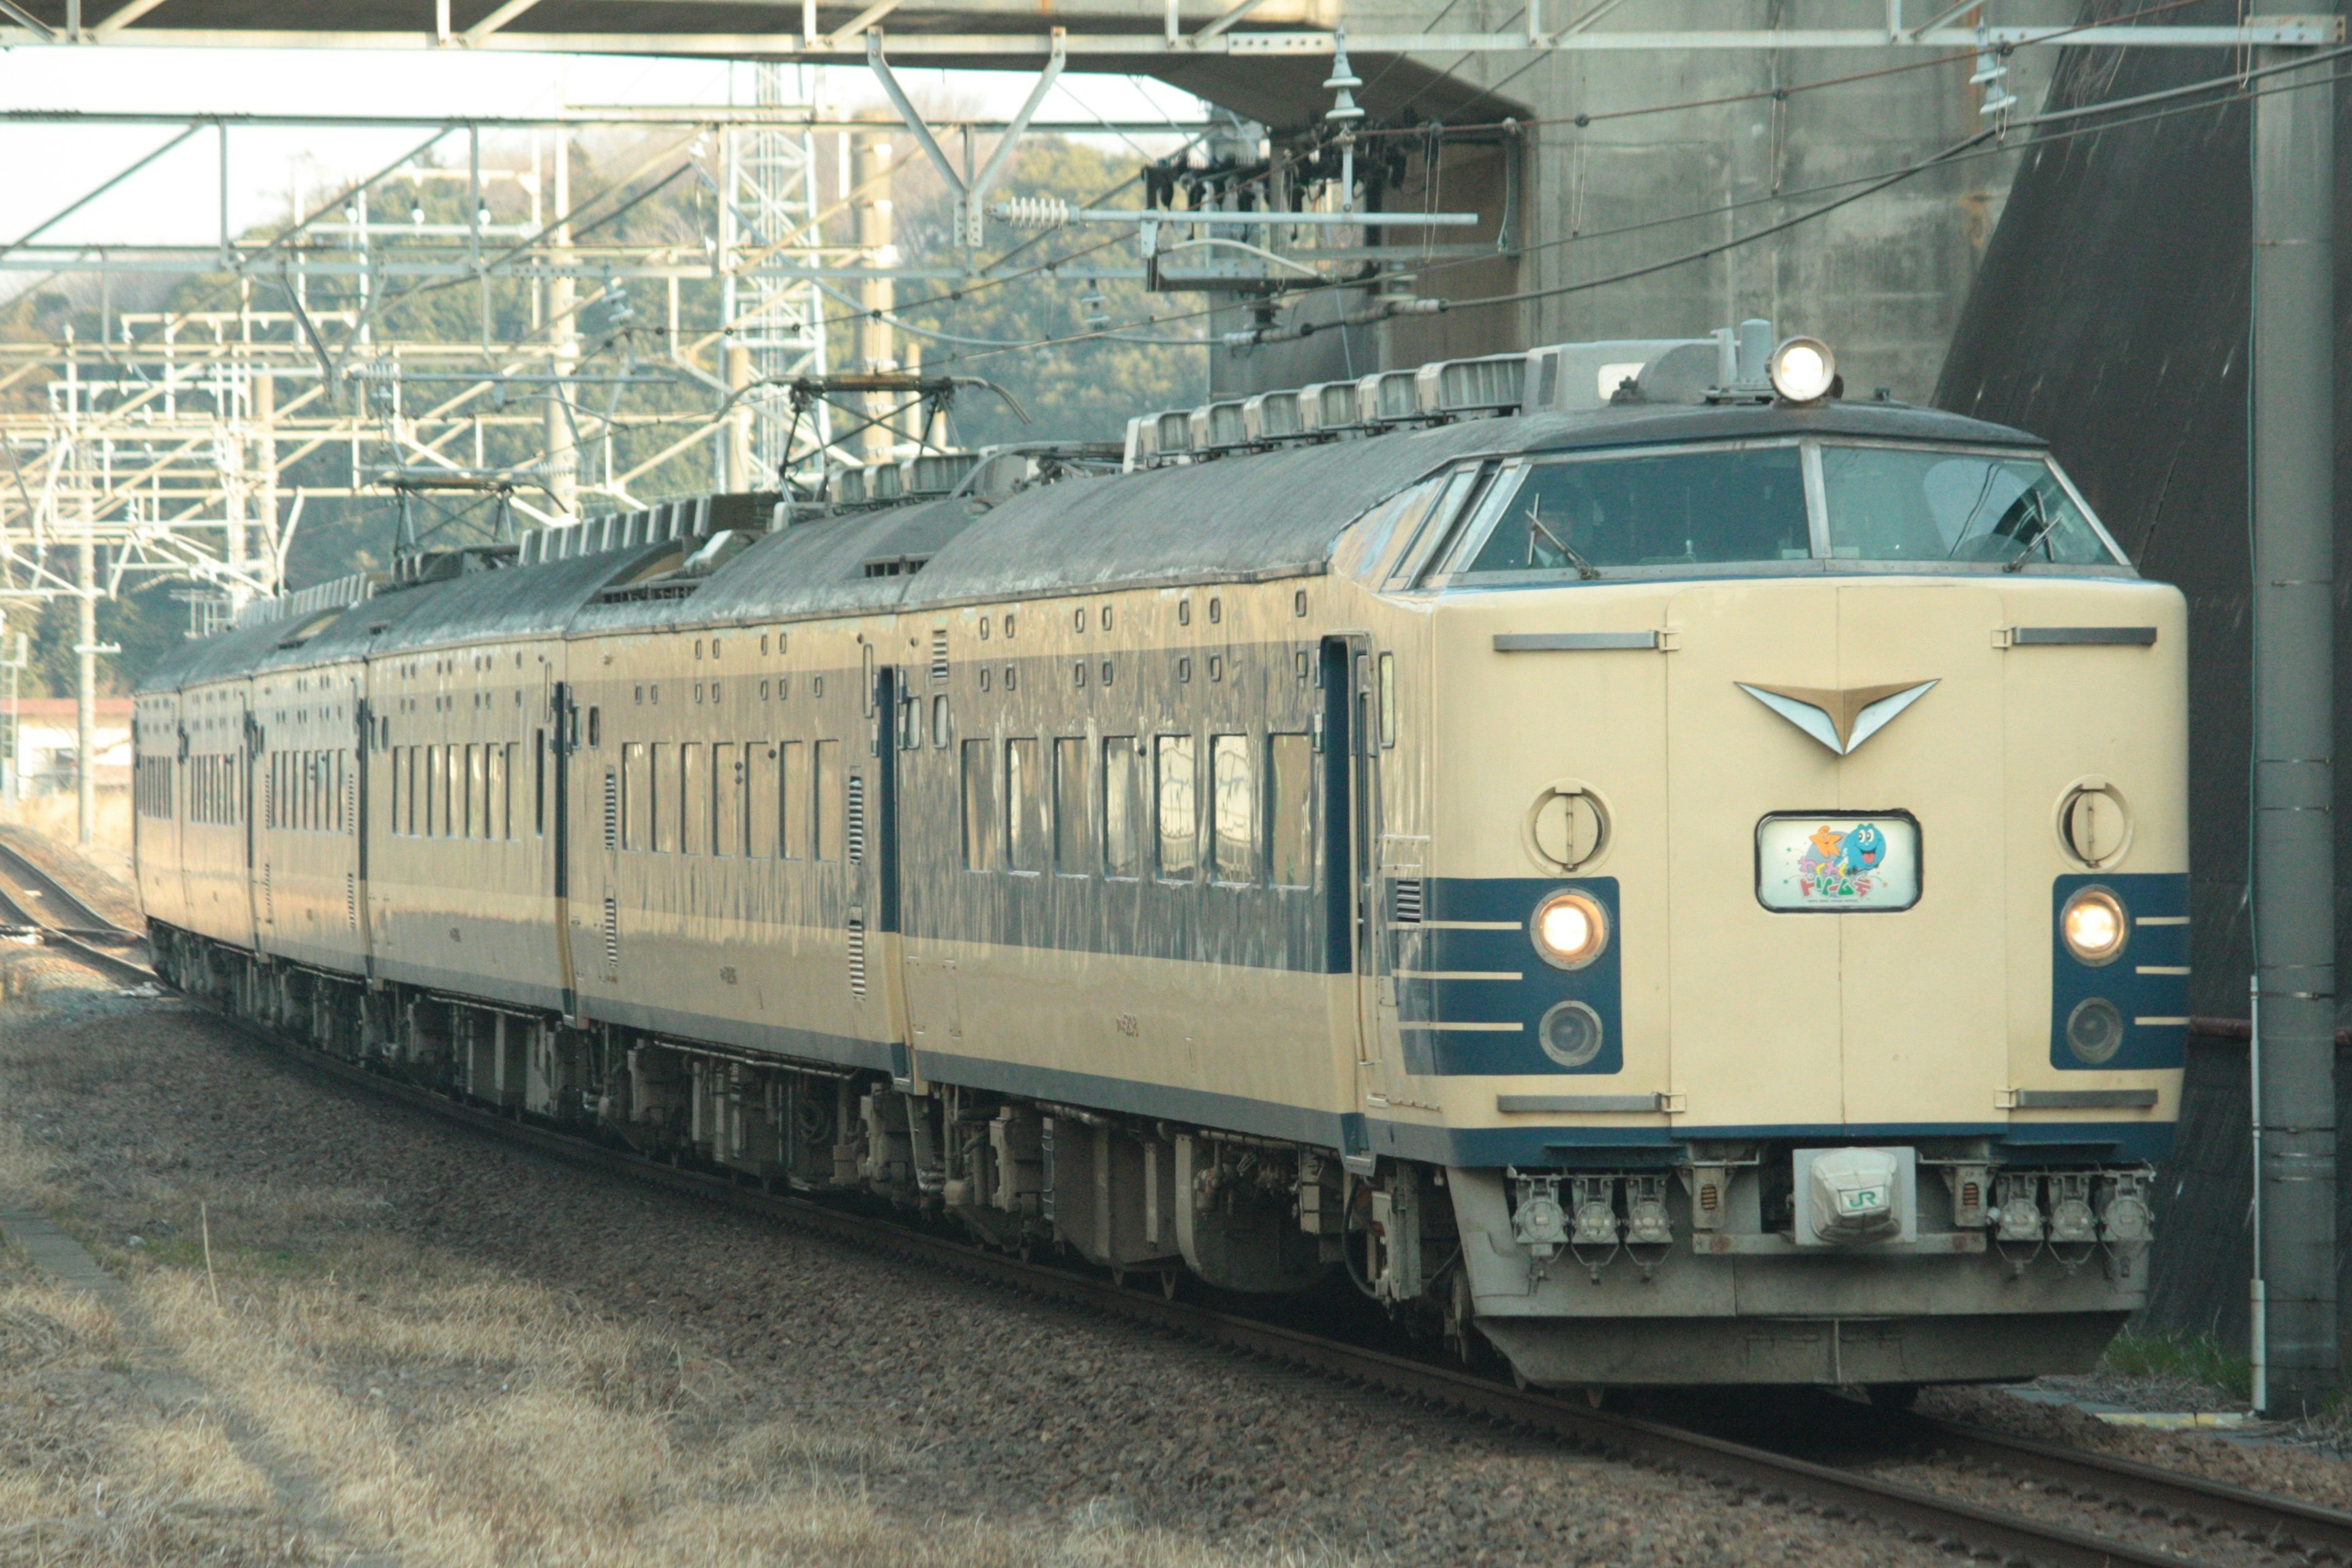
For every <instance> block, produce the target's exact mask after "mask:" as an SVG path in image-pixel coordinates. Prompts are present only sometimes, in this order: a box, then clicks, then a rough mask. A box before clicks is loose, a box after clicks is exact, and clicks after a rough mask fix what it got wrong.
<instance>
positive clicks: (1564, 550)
mask: <svg viewBox="0 0 2352 1568" xmlns="http://www.w3.org/2000/svg"><path fill="white" fill-rule="evenodd" d="M1528 527H1529V528H1532V529H1534V530H1535V531H1537V532H1538V533H1540V534H1542V535H1543V536H1544V537H1545V538H1546V539H1549V540H1550V541H1551V547H1552V548H1553V549H1554V550H1557V551H1559V552H1560V553H1561V554H1562V555H1564V556H1566V557H1567V558H1568V563H1569V564H1570V566H1573V567H1575V568H1576V574H1577V575H1578V576H1579V577H1580V578H1582V579H1583V580H1584V581H1585V582H1587V583H1590V582H1591V581H1592V580H1593V579H1594V578H1595V577H1598V576H1600V575H1601V568H1600V567H1598V566H1595V565H1594V564H1593V563H1591V562H1590V561H1587V560H1586V559H1585V558H1584V557H1583V556H1581V555H1579V554H1578V553H1577V552H1575V551H1574V550H1572V549H1570V547H1569V542H1568V541H1567V540H1565V539H1562V538H1561V537H1560V536H1559V534H1557V533H1554V532H1553V531H1551V530H1550V529H1549V527H1547V526H1546V525H1545V523H1544V520H1543V502H1542V500H1537V501H1535V502H1534V503H1533V504H1532V505H1530V506H1529V507H1528Z"/></svg>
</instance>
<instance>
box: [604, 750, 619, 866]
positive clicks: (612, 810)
mask: <svg viewBox="0 0 2352 1568" xmlns="http://www.w3.org/2000/svg"><path fill="white" fill-rule="evenodd" d="M604 847H605V848H607V849H618V848H619V847H621V779H620V775H619V774H618V773H614V771H613V770H612V769H611V768H606V769H605V770H604Z"/></svg>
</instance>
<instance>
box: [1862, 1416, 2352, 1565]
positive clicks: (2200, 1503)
mask: <svg viewBox="0 0 2352 1568" xmlns="http://www.w3.org/2000/svg"><path fill="white" fill-rule="evenodd" d="M1889 1415H1890V1420H1889V1426H1890V1428H1891V1429H1892V1430H1895V1431H1897V1432H1900V1431H1902V1430H1903V1428H1905V1427H1908V1428H1910V1429H1911V1432H1912V1434H1914V1435H1916V1436H1917V1437H1918V1438H1919V1440H1921V1441H1923V1442H1929V1443H1933V1444H1934V1445H1935V1446H1936V1447H1938V1448H1940V1449H1942V1450H1943V1451H1944V1452H1946V1453H1948V1454H1951V1455H1955V1456H1957V1457H1958V1458H1969V1459H1974V1460H1977V1461H1978V1462H1979V1463H1982V1464H1987V1465H1994V1466H1999V1467H2000V1468H2003V1469H2006V1470H2008V1471H2010V1472H2011V1473H2013V1474H2015V1475H2018V1476H2021V1477H2030V1478H2032V1479H2039V1480H2043V1481H2057V1482H2061V1483H2063V1485H2065V1486H2066V1487H2067V1488H2068V1489H2071V1490H2074V1491H2075V1492H2076V1495H2081V1494H2082V1493H2084V1492H2089V1493H2092V1494H2094V1495H2096V1496H2098V1497H2101V1498H2105V1499H2109V1500H2116V1501H2127V1502H2135V1503H2143V1504H2149V1505H2153V1506H2155V1507H2157V1508H2158V1509H2160V1510H2164V1511H2165V1512H2166V1513H2167V1514H2168V1515H2170V1516H2174V1517H2179V1516H2183V1515H2186V1516H2189V1517H2191V1518H2194V1519H2197V1520H2200V1521H2205V1522H2207V1523H2209V1524H2213V1525H2219V1526H2222V1527H2225V1528H2227V1529H2230V1530H2232V1531H2237V1532H2238V1533H2239V1534H2241V1535H2245V1536H2250V1537H2252V1538H2254V1539H2257V1540H2260V1541H2263V1542H2266V1543H2268V1544H2270V1545H2272V1546H2273V1547H2276V1546H2278V1545H2281V1544H2282V1543H2284V1544H2288V1545H2291V1546H2292V1547H2294V1548H2297V1549H2300V1550H2301V1551H2302V1552H2305V1554H2306V1555H2319V1554H2332V1555H2333V1556H2334V1557H2335V1558H2336V1561H2338V1562H2340V1563H2352V1513H2345V1512H2342V1511H2339V1510H2336V1509H2332V1508H2320V1507H2318V1506H2316V1505H2315V1504H2312V1503H2306V1502H2302V1501H2299V1500H2296V1499H2294V1498H2284V1497H2280V1496H2278V1495H2276V1494H2275V1493H2273V1492H2264V1491H2257V1490H2255V1489H2252V1488H2251V1487H2242V1486H2236V1485H2233V1484H2231V1482H2228V1481H2215V1480H2208V1479H2206V1478H2204V1477H2203V1476H2195V1475H2189V1474H2187V1473H2185V1472H2183V1471H2179V1470H2168V1469H2165V1468H2162V1467H2160V1466H2157V1465H2148V1464H2143V1463H2141V1462H2140V1461H2139V1460H2137V1459H2126V1458H2121V1457H2119V1456H2116V1455H2113V1454H2098V1453H2093V1452H2091V1451H2090V1450H2088V1449H2084V1448H2069V1447H2064V1446H2063V1445H2061V1444H2057V1443H2045V1442H2042V1441H2041V1440H2040V1439H2038V1438H2033V1437H2019V1436H2011V1435H2010V1434H2008V1433H2005V1432H1992V1431H1987V1430H1986V1429H1984V1428H1983V1427H1979V1426H1966V1425H1964V1424H1962V1423H1960V1422H1958V1421H1946V1420H1943V1419H1942V1418H1940V1417H1937V1416H1933V1415H1916V1414H1906V1415H1902V1416H1900V1417H1899V1418H1895V1417H1893V1415H1892V1413H1889Z"/></svg>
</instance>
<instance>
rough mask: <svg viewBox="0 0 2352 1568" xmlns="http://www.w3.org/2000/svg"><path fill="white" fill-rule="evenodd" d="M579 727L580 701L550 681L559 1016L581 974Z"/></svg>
mask: <svg viewBox="0 0 2352 1568" xmlns="http://www.w3.org/2000/svg"><path fill="white" fill-rule="evenodd" d="M579 725H580V710H579V705H578V704H577V703H575V702H573V701H572V687H571V684H570V683H569V682H567V681H562V680H553V681H551V682H550V684H549V687H548V694H547V730H548V734H547V773H548V784H549V787H550V790H551V794H552V796H553V798H552V799H551V801H550V802H549V803H548V812H547V816H548V839H547V865H548V875H549V878H550V883H549V891H550V893H551V895H552V896H553V898H554V900H555V919H554V921H553V922H552V927H551V929H552V930H553V931H554V932H555V954H556V963H557V965H558V967H559V969H560V971H561V973H562V991H563V1016H565V1017H566V1018H573V1017H577V1016H579V1013H580V977H579V967H578V964H577V963H576V962H575V952H576V948H577V943H578V940H579V936H580V931H579V924H580V922H579V921H578V919H577V918H575V917H574V916H573V914H572V762H571V759H572V752H573V751H574V750H575V749H576V748H575V746H574V744H573V742H575V740H576V739H577V737H578V731H579Z"/></svg>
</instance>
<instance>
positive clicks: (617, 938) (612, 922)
mask: <svg viewBox="0 0 2352 1568" xmlns="http://www.w3.org/2000/svg"><path fill="white" fill-rule="evenodd" d="M620 977H621V900H618V899H616V898H614V896H613V895H612V894H610V893H607V894H605V895H604V978H605V979H607V980H618V979H619V978H620Z"/></svg>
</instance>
